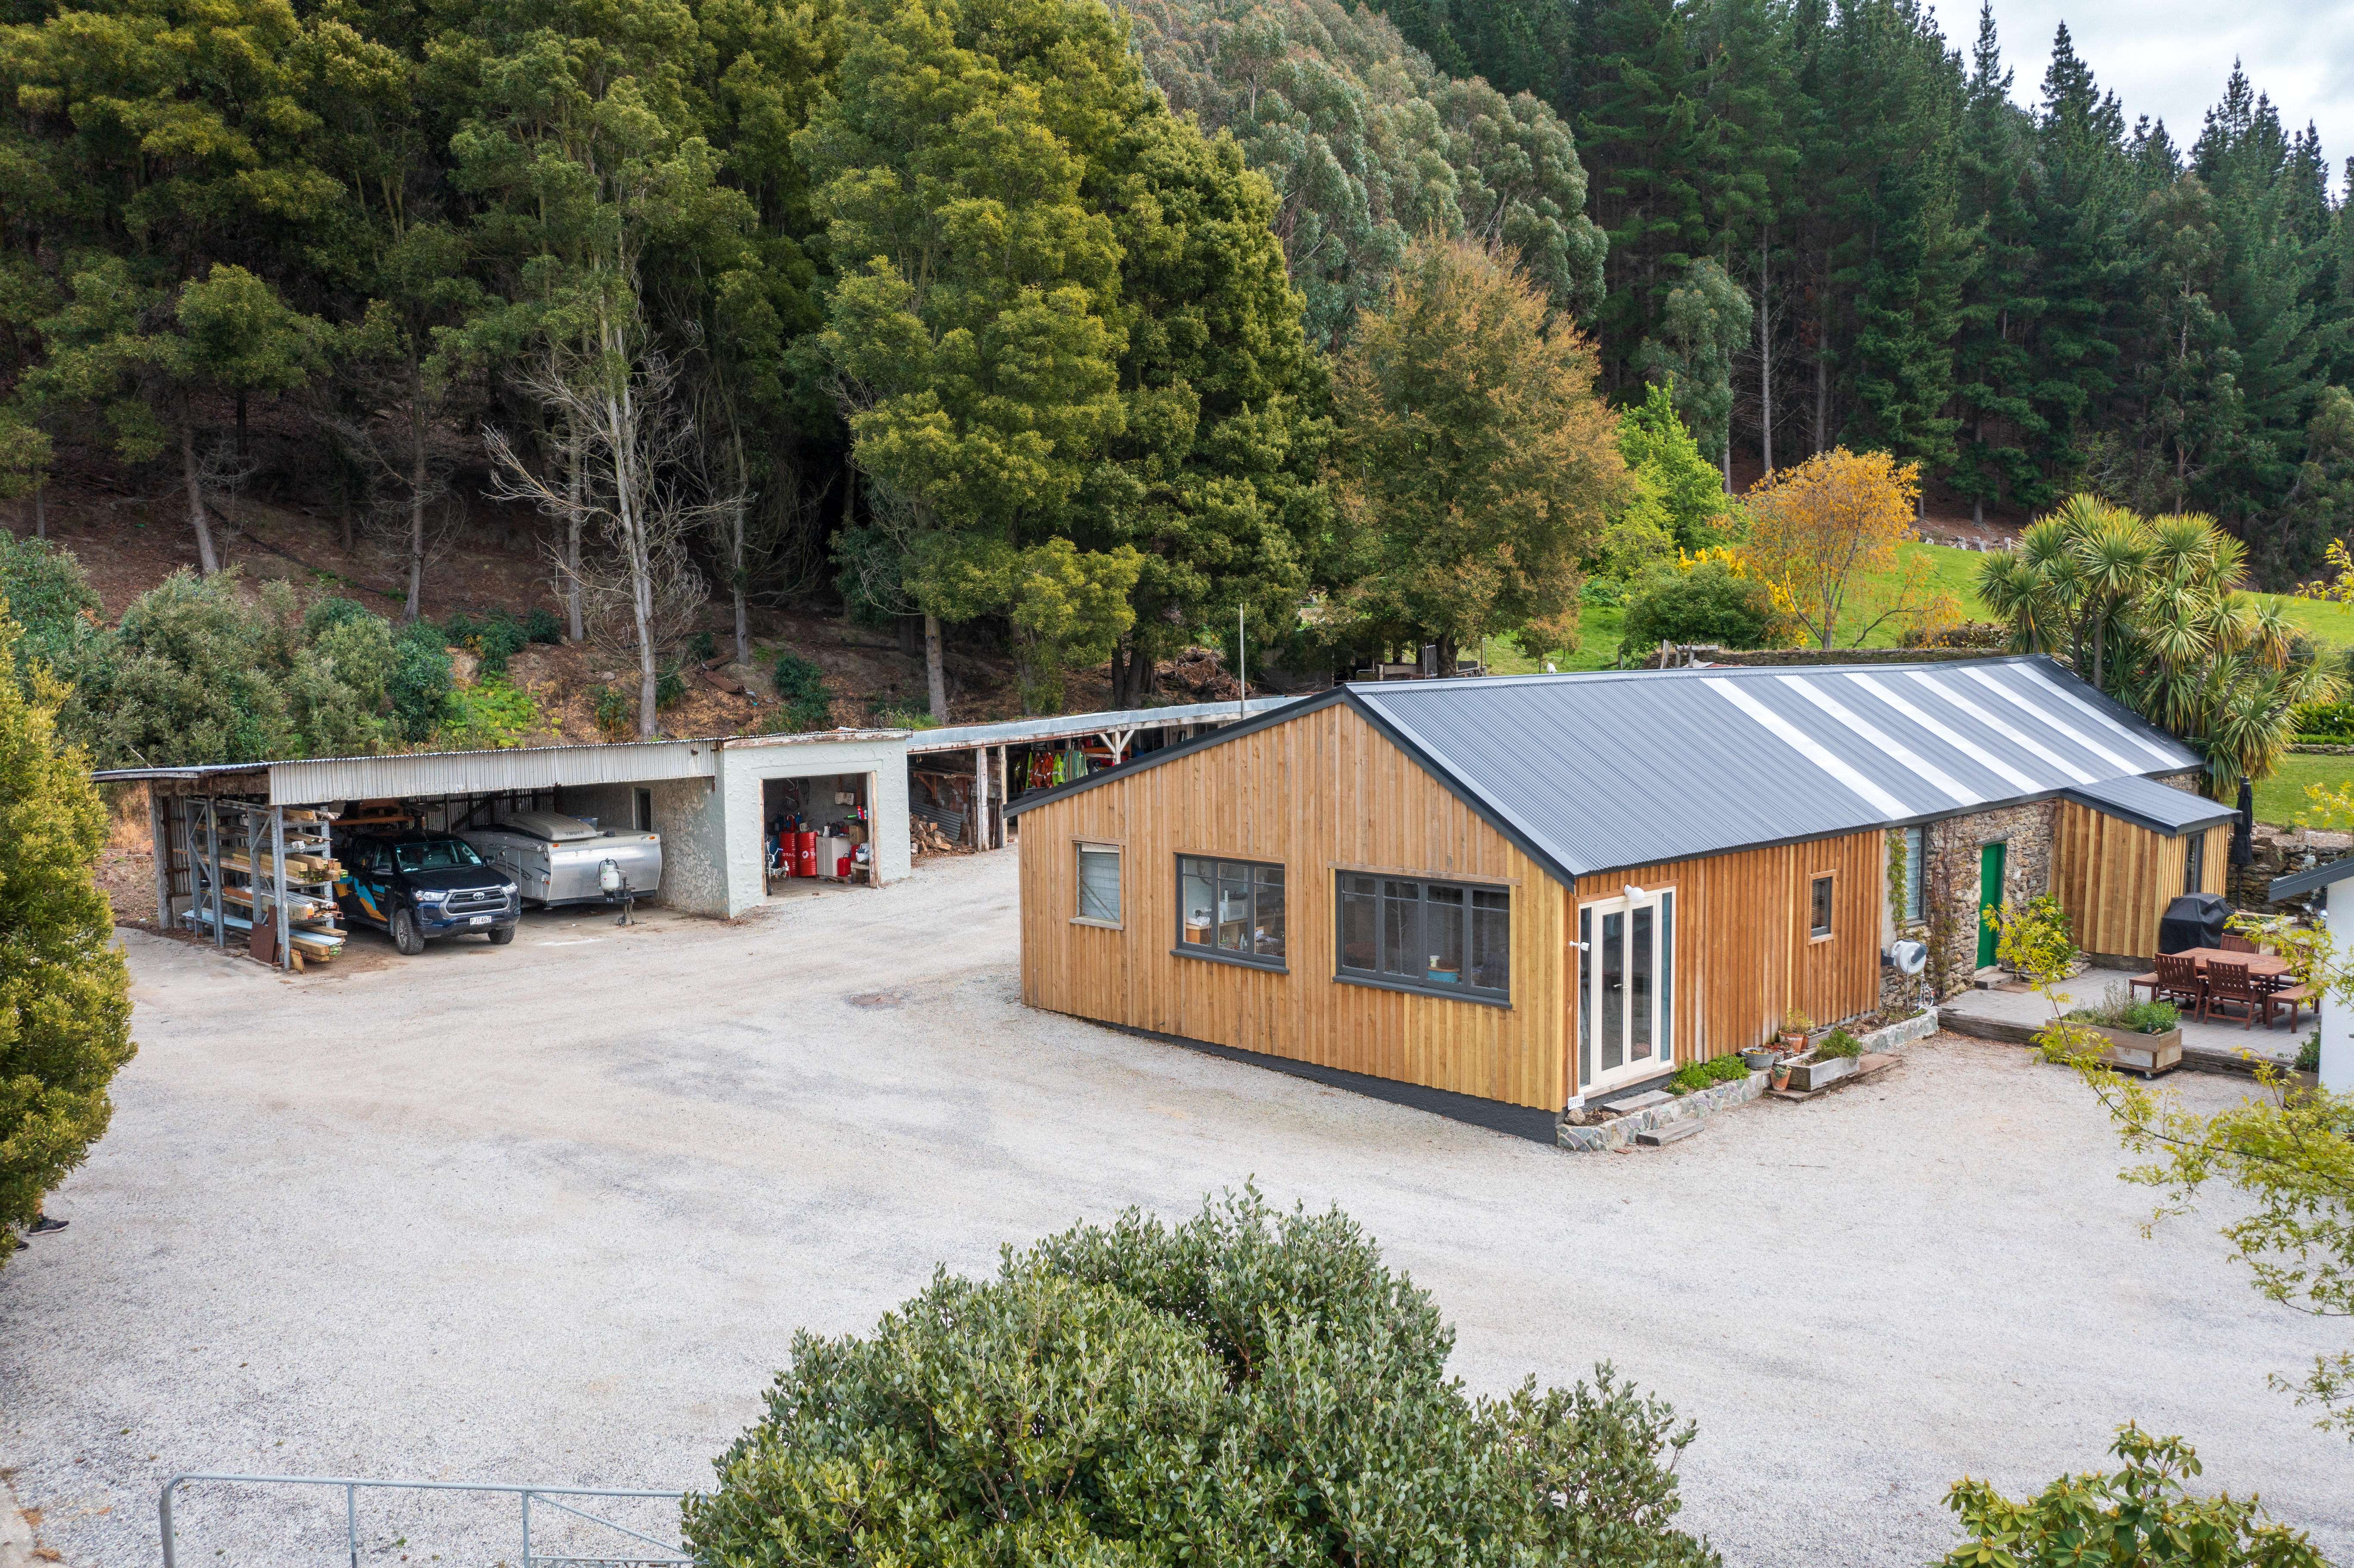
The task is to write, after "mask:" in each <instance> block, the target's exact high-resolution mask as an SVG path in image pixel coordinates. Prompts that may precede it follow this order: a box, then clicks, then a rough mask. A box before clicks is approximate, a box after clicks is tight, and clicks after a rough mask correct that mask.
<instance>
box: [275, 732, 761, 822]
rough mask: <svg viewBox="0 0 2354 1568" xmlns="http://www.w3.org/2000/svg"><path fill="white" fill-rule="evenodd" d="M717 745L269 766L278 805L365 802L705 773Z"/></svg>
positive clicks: (668, 743)
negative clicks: (394, 797)
mask: <svg viewBox="0 0 2354 1568" xmlns="http://www.w3.org/2000/svg"><path fill="white" fill-rule="evenodd" d="M717 749H718V747H716V745H715V744H714V743H713V742H711V741H707V740H642V741H629V742H624V743H621V744H618V745H609V746H532V747H515V748H514V749H512V750H507V751H414V752H409V753H408V754H406V755H403V756H397V757H313V758H302V759H300V760H298V761H292V762H273V763H271V764H270V801H271V803H273V804H277V805H290V806H292V805H307V804H309V803H311V802H313V801H317V800H375V799H376V798H378V797H381V796H395V795H472V794H488V793H490V792H492V791H493V790H500V789H554V788H557V787H559V786H570V785H579V784H644V783H650V782H652V781H653V780H655V779H707V778H709V777H710V776H711V773H712V757H713V754H714V753H715V752H716V751H717Z"/></svg>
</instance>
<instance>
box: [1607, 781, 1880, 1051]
mask: <svg viewBox="0 0 2354 1568" xmlns="http://www.w3.org/2000/svg"><path fill="white" fill-rule="evenodd" d="M1887 857H1888V835H1887V834H1886V833H1885V832H1882V831H1881V830H1880V829H1877V828H1873V829H1870V830H1868V831H1866V832H1860V833H1846V834H1842V835H1840V836H1839V837H1836V838H1828V839H1816V840H1814V841H1812V842H1808V843H1800V844H1782V845H1779V846H1776V847H1775V848H1771V849H1754V850H1735V851H1734V852H1733V853H1730V854H1719V855H1710V856H1707V857H1705V858H1704V859H1700V860H1686V861H1677V862H1674V863H1670V864H1667V865H1645V866H1636V867H1633V868H1631V869H1629V870H1627V871H1611V872H1604V873H1601V874H1597V875H1594V876H1585V877H1580V878H1579V879H1578V884H1577V895H1578V897H1579V898H1580V899H1596V898H1610V897H1614V896H1616V895H1618V894H1619V892H1620V891H1621V890H1622V889H1623V888H1625V886H1626V885H1628V884H1629V883H1632V884H1634V885H1636V886H1638V887H1640V888H1642V889H1644V890H1645V891H1646V892H1658V891H1659V890H1660V889H1662V888H1670V887H1672V888H1674V889H1675V890H1676V978H1675V988H1676V991H1675V1003H1674V1005H1675V1024H1676V1032H1675V1053H1676V1060H1677V1061H1679V1062H1693V1061H1702V1060H1706V1059H1707V1058H1709V1057H1712V1056H1722V1055H1724V1054H1727V1053H1729V1052H1734V1051H1739V1050H1743V1049H1744V1048H1746V1047H1748V1046H1752V1045H1757V1044H1763V1043H1764V1042H1765V1039H1766V1038H1767V1037H1768V1036H1769V1035H1771V1034H1772V1033H1774V1031H1775V1029H1776V1027H1777V1026H1778V1025H1779V1024H1780V1022H1781V1021H1782V1015H1783V1014H1784V1013H1785V1012H1788V1011H1789V1010H1790V1009H1791V1008H1792V1007H1794V1006H1795V1007H1797V1008H1799V1009H1801V1010H1802V1011H1803V1012H1806V1014H1807V1015H1808V1017H1809V1018H1811V1019H1813V1020H1814V1021H1815V1022H1817V1023H1818V1024H1825V1023H1831V1022H1837V1021H1839V1020H1841V1019H1847V1018H1853V1017H1855V1016H1857V1015H1858V1014H1860V1013H1865V1012H1872V1010H1874V1009H1875V1008H1877V1007H1878V1006H1879V1005H1880V938H1881V921H1882V911H1883V910H1884V909H1885V907H1886V906H1887V903H1888V858H1887ZM1824 874H1829V876H1830V877H1831V878H1832V883H1831V934H1830V936H1829V937H1828V938H1822V939H1820V940H1818V939H1816V938H1814V937H1812V936H1811V935H1810V931H1811V928H1812V922H1813V917H1814V915H1813V907H1812V905H1813V895H1814V879H1815V878H1816V877H1818V876H1821V875H1824ZM1570 957H1571V958H1572V959H1575V958H1576V951H1575V948H1572V949H1571V950H1570ZM1571 983H1572V986H1573V987H1575V970H1573V971H1572V980H1571ZM1572 1037H1573V1038H1575V1030H1574V1029H1573V1033H1572Z"/></svg>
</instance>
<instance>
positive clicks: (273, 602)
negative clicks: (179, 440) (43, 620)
mask: <svg viewBox="0 0 2354 1568" xmlns="http://www.w3.org/2000/svg"><path fill="white" fill-rule="evenodd" d="M243 586H244V583H243V579H242V578H241V577H239V575H238V574H237V573H236V572H234V571H229V572H222V573H219V574H217V575H216V576H214V577H197V576H196V574H195V573H193V572H188V571H180V572H175V573H174V574H173V575H172V576H170V577H166V578H164V581H162V582H161V583H158V584H157V585H156V586H155V587H154V588H150V589H149V590H148V591H147V592H145V593H143V594H142V595H140V596H139V598H138V599H135V600H133V603H132V605H131V607H130V609H127V610H125V611H124V612H123V616H122V622H121V624H120V625H118V626H116V627H115V628H114V629H113V630H111V631H108V630H102V629H100V628H96V627H92V628H91V629H90V631H89V632H88V634H87V635H79V636H78V637H77V639H76V641H75V643H74V644H73V646H72V647H71V648H70V649H69V650H68V651H67V652H68V653H69V657H67V658H65V659H64V660H63V661H61V662H60V663H59V665H58V673H59V674H60V675H61V676H62V677H63V678H64V679H66V680H67V681H69V683H71V685H72V687H73V693H72V696H71V698H70V700H69V702H68V703H67V705H66V706H65V708H64V709H63V710H62V711H61V713H60V715H59V720H58V723H59V728H60V730H61V732H62V733H64V734H65V735H66V736H68V738H69V740H71V741H72V742H74V743H75V744H78V745H80V746H82V747H86V748H87V749H88V750H89V751H90V756H91V759H92V760H93V761H94V762H96V763H97V764H98V765H99V766H101V767H121V766H125V765H129V764H133V763H141V762H144V763H147V764H150V765H154V766H159V767H160V766H171V765H176V764H187V763H199V762H258V761H263V760H267V759H270V758H282V757H324V756H335V755H351V754H355V753H357V754H365V753H367V752H372V751H374V750H376V748H377V747H379V746H380V745H381V744H382V742H383V730H384V726H383V720H382V716H381V713H380V709H381V705H382V703H383V697H382V694H381V693H380V691H379V689H378V688H377V686H376V675H377V671H376V669H370V668H368V667H367V665H368V663H369V655H370V651H371V648H372V647H376V648H380V644H373V643H372V641H371V640H370V639H368V638H366V637H365V636H361V635H358V634H353V633H344V634H342V635H338V633H339V632H342V628H340V627H336V626H330V627H328V628H327V630H325V631H324V632H323V633H322V634H321V636H320V637H319V638H318V639H317V641H315V642H314V641H311V640H309V639H307V638H306V636H305V631H304V628H305V618H304V616H303V615H302V612H301V610H300V609H299V608H298V607H297V605H296V603H295V600H294V594H293V590H292V589H291V588H288V587H287V586H286V585H285V584H284V583H270V584H267V585H265V586H264V587H263V588H262V589H261V591H260V594H259V595H258V596H256V597H257V598H258V599H259V603H256V602H253V601H251V600H249V599H247V598H246V597H245V595H244V594H243V593H242V592H241V591H240V590H241V589H242V588H243ZM352 624H357V623H356V622H354V623H352ZM339 662H348V663H349V664H350V665H351V669H350V670H349V671H348V672H345V671H344V670H342V669H341V668H339ZM379 668H380V664H379Z"/></svg>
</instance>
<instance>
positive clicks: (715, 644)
mask: <svg viewBox="0 0 2354 1568" xmlns="http://www.w3.org/2000/svg"><path fill="white" fill-rule="evenodd" d="M686 651H687V654H688V656H689V657H691V658H693V659H694V660H695V661H696V662H698V663H705V662H709V661H711V660H713V659H715V658H717V657H718V655H719V640H718V639H717V638H716V637H714V636H712V635H711V633H710V632H709V631H707V630H705V631H698V632H696V633H695V635H694V637H692V638H691V639H689V640H688V641H687V644H686Z"/></svg>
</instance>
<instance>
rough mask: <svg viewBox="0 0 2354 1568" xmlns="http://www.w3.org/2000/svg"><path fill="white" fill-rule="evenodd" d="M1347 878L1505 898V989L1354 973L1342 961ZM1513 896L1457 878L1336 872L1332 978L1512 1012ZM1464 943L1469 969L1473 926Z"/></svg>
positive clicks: (1500, 887)
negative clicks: (1343, 916) (1344, 890)
mask: <svg viewBox="0 0 2354 1568" xmlns="http://www.w3.org/2000/svg"><path fill="white" fill-rule="evenodd" d="M1344 876H1371V877H1374V878H1376V879H1377V880H1380V881H1384V882H1412V883H1418V884H1420V885H1422V886H1424V887H1459V888H1461V889H1463V890H1464V891H1465V892H1466V893H1500V894H1502V895H1504V921H1505V926H1504V975H1505V985H1504V989H1503V990H1501V991H1497V990H1494V989H1493V988H1491V987H1488V986H1473V985H1437V984H1434V983H1431V982H1428V981H1423V982H1416V981H1414V980H1400V979H1398V977H1397V976H1395V975H1387V974H1383V973H1382V972H1380V971H1379V970H1377V969H1352V968H1350V967H1349V966H1348V965H1346V964H1344V963H1342V962H1341V953H1342V951H1343V950H1344V949H1343V948H1342V947H1341V912H1342V910H1343V909H1344V907H1345V905H1344V903H1343V897H1344V895H1343V894H1342V891H1341V878H1342V877H1344ZM1512 893H1513V889H1512V885H1511V884H1510V883H1504V882H1476V881H1466V880H1465V879H1463V878H1461V877H1456V876H1416V875H1413V874H1409V873H1406V872H1403V871H1391V872H1371V871H1335V872H1334V873H1333V874H1332V978H1333V979H1334V980H1339V981H1341V983H1342V984H1344V985H1363V986H1371V987H1373V989H1374V990H1375V991H1411V992H1413V993H1414V994H1415V995H1416V996H1442V997H1447V998H1448V999H1450V1000H1452V1001H1478V1002H1484V1003H1486V1004H1487V1005H1489V1006H1490V1007H1498V1006H1500V1007H1505V1008H1510V1007H1511V1005H1512V988H1511V967H1512V957H1511V955H1512V941H1511V920H1512V916H1513V915H1514V914H1515V913H1516V907H1515V906H1516V905H1517V903H1518V900H1516V899H1515V898H1514V897H1513V896H1512ZM1377 896H1378V895H1377ZM1416 902H1417V903H1421V902H1425V901H1424V900H1416ZM1463 909H1464V914H1465V916H1467V917H1468V916H1469V914H1470V912H1471V905H1470V901H1469V899H1466V900H1465V901H1464V906H1463ZM1463 940H1464V942H1465V944H1466V949H1465V961H1466V964H1467V966H1468V964H1469V956H1470V955H1469V942H1470V940H1471V931H1470V927H1469V925H1466V927H1464V932H1463Z"/></svg>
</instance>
